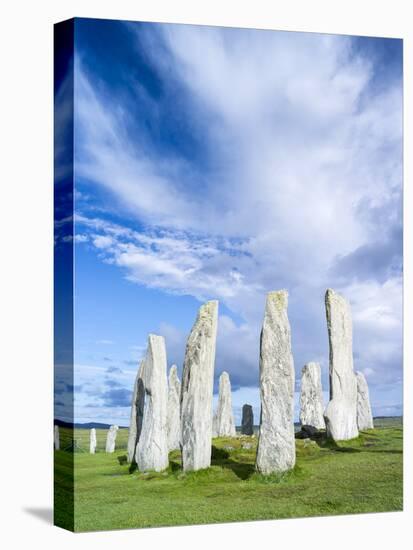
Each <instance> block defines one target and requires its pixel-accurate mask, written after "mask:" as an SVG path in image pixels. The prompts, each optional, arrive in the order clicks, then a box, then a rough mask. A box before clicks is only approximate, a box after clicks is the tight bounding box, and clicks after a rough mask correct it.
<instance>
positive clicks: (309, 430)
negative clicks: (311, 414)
mask: <svg viewBox="0 0 413 550" xmlns="http://www.w3.org/2000/svg"><path fill="white" fill-rule="evenodd" d="M301 433H302V435H303V436H304V437H312V436H314V435H316V434H317V433H318V429H317V428H315V427H314V426H311V425H307V424H304V425H303V426H301Z"/></svg>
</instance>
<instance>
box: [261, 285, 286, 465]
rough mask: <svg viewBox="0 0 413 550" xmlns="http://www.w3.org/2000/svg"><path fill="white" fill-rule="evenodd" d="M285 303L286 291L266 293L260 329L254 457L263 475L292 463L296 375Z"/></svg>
mask: <svg viewBox="0 0 413 550" xmlns="http://www.w3.org/2000/svg"><path fill="white" fill-rule="evenodd" d="M287 306H288V293H287V291H285V290H281V291H278V292H270V293H269V294H268V295H267V301H266V306H265V314H264V323H263V327H262V331H261V346H260V394H261V422H260V433H259V440H258V448H257V458H256V469H257V470H258V471H259V472H260V473H262V474H266V475H267V474H271V473H273V472H285V471H286V470H290V469H291V468H293V467H294V464H295V434H294V380H295V375H294V362H293V356H292V353H291V336H290V323H289V321H288V317H287Z"/></svg>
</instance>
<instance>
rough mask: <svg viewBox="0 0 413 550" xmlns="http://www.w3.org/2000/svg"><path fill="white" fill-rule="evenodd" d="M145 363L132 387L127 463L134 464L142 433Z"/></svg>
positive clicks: (140, 367) (141, 365)
mask: <svg viewBox="0 0 413 550" xmlns="http://www.w3.org/2000/svg"><path fill="white" fill-rule="evenodd" d="M144 365H145V362H144V361H141V363H140V365H139V369H138V372H137V374H136V379H135V384H134V386H133V393H132V404H131V414H130V422H129V433H128V462H130V463H133V462H135V454H136V445H137V444H138V441H139V437H140V435H141V431H142V421H143V410H144V406H145V384H144V382H143V376H144Z"/></svg>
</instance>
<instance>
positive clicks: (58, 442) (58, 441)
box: [54, 424, 60, 451]
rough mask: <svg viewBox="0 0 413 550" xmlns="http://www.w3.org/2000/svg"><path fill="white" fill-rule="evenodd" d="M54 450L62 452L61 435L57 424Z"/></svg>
mask: <svg viewBox="0 0 413 550" xmlns="http://www.w3.org/2000/svg"><path fill="white" fill-rule="evenodd" d="M54 448H55V449H56V451H59V450H60V434H59V426H58V425H57V424H56V425H55V427H54Z"/></svg>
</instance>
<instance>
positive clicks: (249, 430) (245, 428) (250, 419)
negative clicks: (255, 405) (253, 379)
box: [241, 404, 254, 435]
mask: <svg viewBox="0 0 413 550" xmlns="http://www.w3.org/2000/svg"><path fill="white" fill-rule="evenodd" d="M241 433H242V434H244V435H252V434H253V433H254V412H253V410H252V407H251V405H247V404H245V405H243V406H242V421H241Z"/></svg>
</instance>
